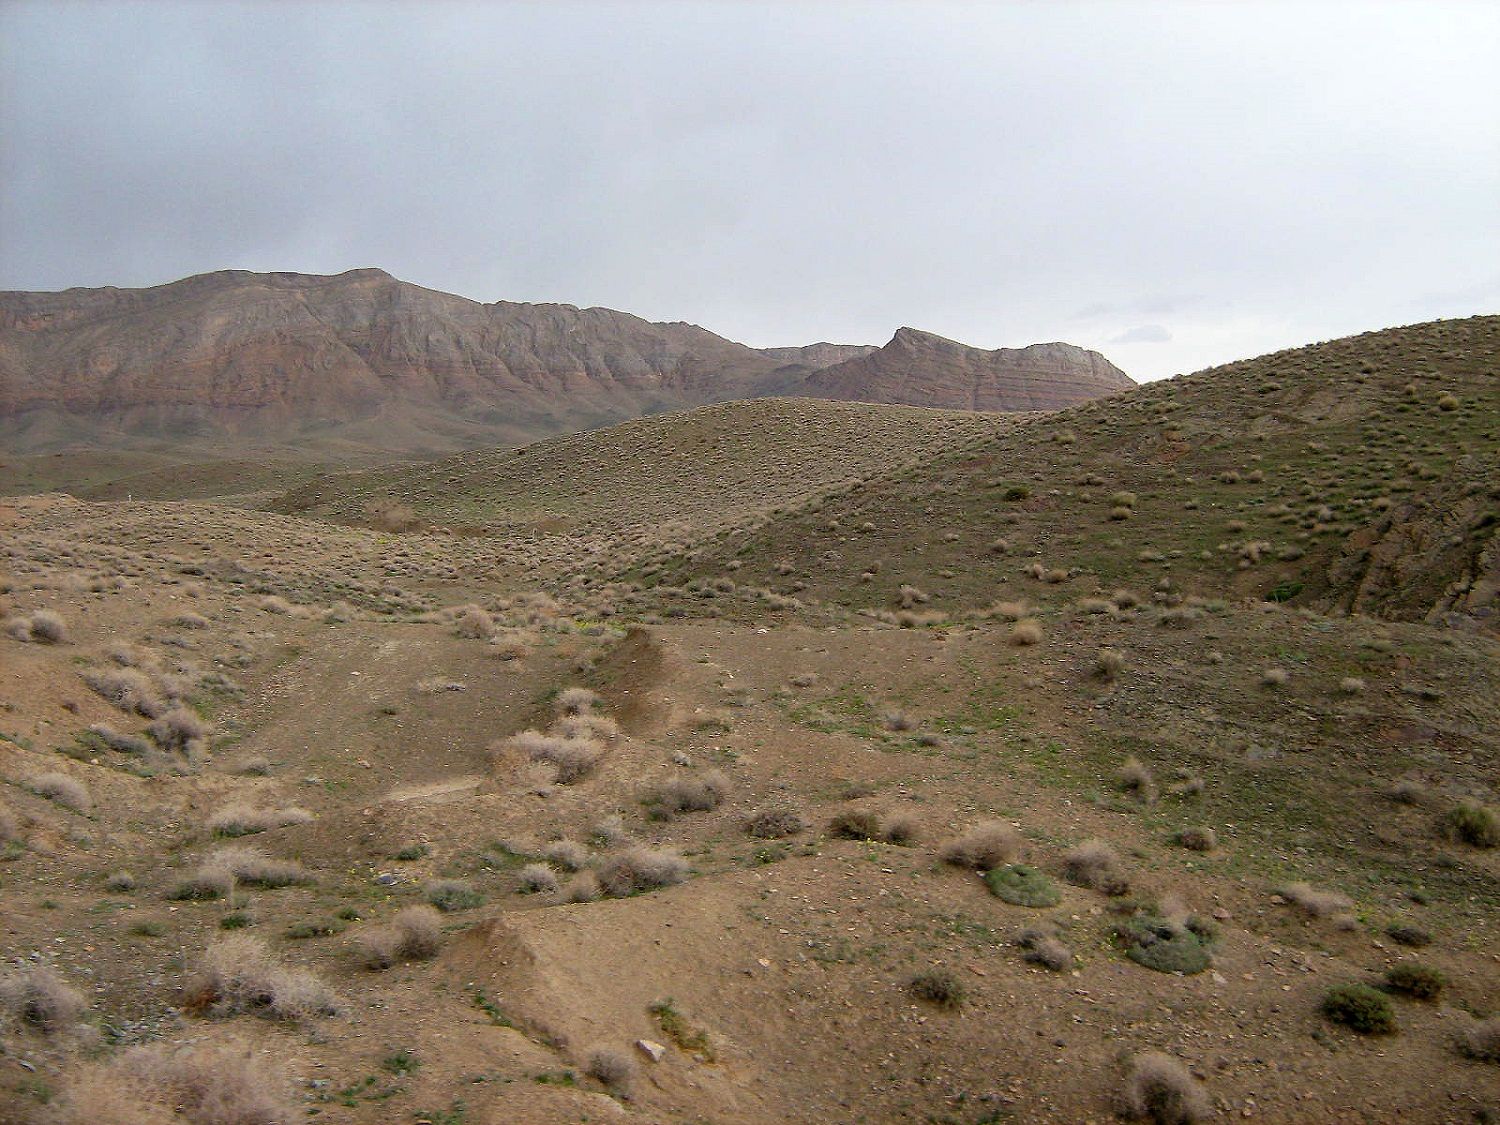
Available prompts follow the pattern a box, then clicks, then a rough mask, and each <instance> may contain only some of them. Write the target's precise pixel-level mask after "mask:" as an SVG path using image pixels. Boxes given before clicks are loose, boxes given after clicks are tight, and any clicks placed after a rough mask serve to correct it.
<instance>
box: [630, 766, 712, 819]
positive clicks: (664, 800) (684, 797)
mask: <svg viewBox="0 0 1500 1125" xmlns="http://www.w3.org/2000/svg"><path fill="white" fill-rule="evenodd" d="M728 792H729V779H728V778H727V777H725V776H724V774H722V773H721V772H719V771H718V770H710V771H709V772H708V773H705V774H703V775H701V776H699V777H674V778H671V779H670V780H668V781H665V782H663V783H662V784H661V785H659V786H657V787H656V788H655V789H654V790H653V791H652V792H651V793H650V794H648V795H647V797H646V799H645V802H644V803H645V805H646V807H647V809H648V811H649V812H650V814H651V816H652V818H653V819H656V820H671V819H672V818H674V817H677V816H681V815H682V814H683V813H688V812H708V811H709V810H711V809H716V808H718V807H719V804H720V803H721V802H722V801H723V800H724V795H725V794H726V793H728Z"/></svg>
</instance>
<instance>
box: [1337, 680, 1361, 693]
mask: <svg viewBox="0 0 1500 1125" xmlns="http://www.w3.org/2000/svg"><path fill="white" fill-rule="evenodd" d="M1364 690H1365V682H1364V680H1362V679H1360V678H1359V677H1358V676H1345V677H1344V678H1343V679H1342V680H1340V681H1339V691H1340V692H1342V693H1343V694H1344V695H1359V694H1360V693H1362V692H1363V691H1364Z"/></svg>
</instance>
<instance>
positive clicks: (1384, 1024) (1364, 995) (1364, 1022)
mask: <svg viewBox="0 0 1500 1125" xmlns="http://www.w3.org/2000/svg"><path fill="white" fill-rule="evenodd" d="M1322 1010H1323V1015H1325V1016H1326V1017H1327V1018H1328V1019H1330V1020H1332V1021H1333V1022H1334V1023H1339V1024H1343V1025H1344V1026H1345V1027H1347V1028H1349V1029H1351V1030H1353V1031H1357V1032H1359V1033H1360V1034H1361V1035H1389V1034H1391V1033H1392V1032H1394V1031H1395V1030H1396V1011H1395V1009H1394V1008H1392V1007H1391V1001H1390V998H1389V997H1387V996H1386V995H1385V993H1383V992H1379V991H1377V990H1376V989H1373V988H1371V987H1370V986H1369V985H1367V984H1339V985H1335V986H1334V987H1332V988H1330V989H1329V990H1328V992H1327V994H1326V995H1325V996H1324V997H1323V1005H1322Z"/></svg>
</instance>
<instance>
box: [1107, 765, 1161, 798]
mask: <svg viewBox="0 0 1500 1125" xmlns="http://www.w3.org/2000/svg"><path fill="white" fill-rule="evenodd" d="M1115 781H1116V782H1118V783H1119V786H1120V788H1121V790H1123V791H1124V792H1126V793H1129V794H1130V795H1131V796H1132V797H1134V798H1135V799H1136V800H1138V801H1142V802H1144V803H1146V804H1150V803H1151V802H1152V801H1155V800H1156V779H1155V778H1153V777H1152V776H1151V771H1150V770H1149V769H1147V768H1146V766H1145V764H1144V763H1143V762H1142V761H1141V760H1140V759H1139V758H1137V757H1135V756H1134V755H1132V756H1131V757H1129V758H1126V759H1125V762H1124V764H1123V765H1121V766H1120V768H1119V769H1118V770H1116V771H1115Z"/></svg>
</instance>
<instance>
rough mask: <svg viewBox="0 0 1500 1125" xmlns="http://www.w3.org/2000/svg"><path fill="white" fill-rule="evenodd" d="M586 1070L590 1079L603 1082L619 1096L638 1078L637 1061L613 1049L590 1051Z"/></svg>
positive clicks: (598, 1048)
mask: <svg viewBox="0 0 1500 1125" xmlns="http://www.w3.org/2000/svg"><path fill="white" fill-rule="evenodd" d="M585 1069H586V1070H587V1071H588V1075H589V1077H590V1078H593V1079H596V1080H597V1081H599V1082H602V1083H603V1084H604V1085H606V1086H608V1087H609V1088H610V1089H611V1090H613V1091H614V1092H615V1093H617V1094H623V1093H625V1092H626V1091H628V1090H629V1089H630V1087H631V1084H632V1083H633V1082H634V1081H635V1076H636V1065H635V1060H634V1059H632V1058H631V1057H630V1056H629V1055H627V1054H626V1053H625V1052H624V1051H617V1050H615V1049H614V1048H613V1047H597V1048H595V1049H594V1050H593V1051H590V1052H589V1058H588V1065H587V1067H586V1068H585Z"/></svg>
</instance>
